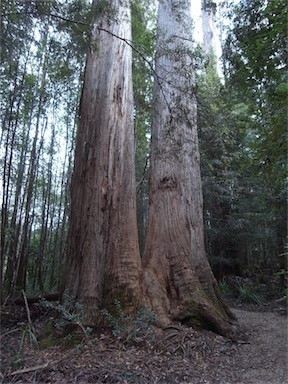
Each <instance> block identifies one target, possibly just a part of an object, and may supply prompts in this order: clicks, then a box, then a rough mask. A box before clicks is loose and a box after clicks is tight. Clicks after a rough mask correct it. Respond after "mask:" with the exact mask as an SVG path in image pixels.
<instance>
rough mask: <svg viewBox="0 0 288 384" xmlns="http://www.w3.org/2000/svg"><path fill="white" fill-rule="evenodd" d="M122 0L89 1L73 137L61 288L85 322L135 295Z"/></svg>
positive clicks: (127, 36) (137, 267)
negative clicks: (88, 35) (89, 29)
mask: <svg viewBox="0 0 288 384" xmlns="http://www.w3.org/2000/svg"><path fill="white" fill-rule="evenodd" d="M127 3H128V2H125V1H121V0H109V1H108V0H107V1H105V2H103V1H95V0H94V4H93V5H94V9H95V14H96V15H95V20H96V21H95V22H94V28H93V36H92V43H91V47H90V51H89V53H88V58H87V64H86V70H85V79H84V88H83V93H82V99H81V106H80V120H79V128H78V133H77V141H76V151H75V164H74V174H73V178H72V195H71V219H70V220H71V221H70V231H69V236H68V248H67V263H66V288H67V289H68V292H70V294H71V295H72V296H74V297H76V299H77V301H79V302H80V303H81V304H83V306H84V310H85V315H86V316H85V321H86V322H91V323H93V322H94V321H95V319H96V318H97V315H98V311H99V308H101V307H107V306H109V304H110V303H109V300H110V301H111V300H112V299H114V298H116V299H119V300H120V301H121V302H123V301H125V306H126V304H129V303H128V302H127V301H131V302H132V301H133V303H134V305H135V304H136V302H137V301H138V300H139V299H140V298H141V289H140V273H141V260H140V254H139V247H138V235H137V224H136V198H135V181H134V180H135V178H134V131H133V98H132V79H131V76H132V72H131V71H132V70H131V63H132V53H131V47H130V46H129V44H127V42H126V40H127V41H128V42H129V41H130V40H131V21H130V9H129V6H128V5H127ZM103 7H104V8H103Z"/></svg>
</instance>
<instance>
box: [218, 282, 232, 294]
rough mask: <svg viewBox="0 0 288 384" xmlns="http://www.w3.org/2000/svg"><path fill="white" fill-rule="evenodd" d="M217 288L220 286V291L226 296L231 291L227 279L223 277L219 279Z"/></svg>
mask: <svg viewBox="0 0 288 384" xmlns="http://www.w3.org/2000/svg"><path fill="white" fill-rule="evenodd" d="M218 284H219V288H220V291H221V292H222V294H223V295H224V296H228V294H229V293H230V292H231V291H230V287H229V284H228V283H227V281H226V280H225V278H222V279H221V280H220V281H219V283H218Z"/></svg>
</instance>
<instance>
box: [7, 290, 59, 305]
mask: <svg viewBox="0 0 288 384" xmlns="http://www.w3.org/2000/svg"><path fill="white" fill-rule="evenodd" d="M42 299H45V300H47V301H57V300H59V299H60V293H59V292H55V293H48V294H47V295H41V296H31V297H26V300H27V303H28V304H35V303H39V302H40V301H41V300H42ZM13 304H16V305H25V300H24V299H23V297H22V296H18V297H16V298H13V297H10V298H9V299H8V300H6V302H5V305H13Z"/></svg>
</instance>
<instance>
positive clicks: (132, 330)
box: [101, 300, 156, 343]
mask: <svg viewBox="0 0 288 384" xmlns="http://www.w3.org/2000/svg"><path fill="white" fill-rule="evenodd" d="M111 312H112V311H110V312H109V311H107V310H106V309H103V310H101V314H102V316H103V317H104V318H105V319H106V320H107V322H108V325H109V327H110V328H111V331H112V335H113V336H115V337H117V338H119V339H120V340H121V341H122V342H123V343H128V342H129V343H131V342H133V341H137V339H141V340H143V339H147V338H150V337H152V336H153V330H152V326H153V325H155V324H156V316H155V314H154V312H152V311H149V310H147V309H146V308H140V309H138V310H137V312H136V313H135V314H134V315H132V314H126V313H125V311H124V310H123V309H122V306H121V303H120V301H119V300H115V301H114V308H113V313H111Z"/></svg>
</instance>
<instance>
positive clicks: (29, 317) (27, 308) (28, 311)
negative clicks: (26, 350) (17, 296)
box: [22, 290, 36, 335]
mask: <svg viewBox="0 0 288 384" xmlns="http://www.w3.org/2000/svg"><path fill="white" fill-rule="evenodd" d="M22 295H23V298H24V302H25V308H26V312H27V319H28V324H29V327H30V330H31V331H32V332H33V333H34V335H35V333H36V332H35V328H34V326H33V323H32V320H31V316H30V309H29V306H28V302H27V297H26V295H25V292H24V290H22Z"/></svg>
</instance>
